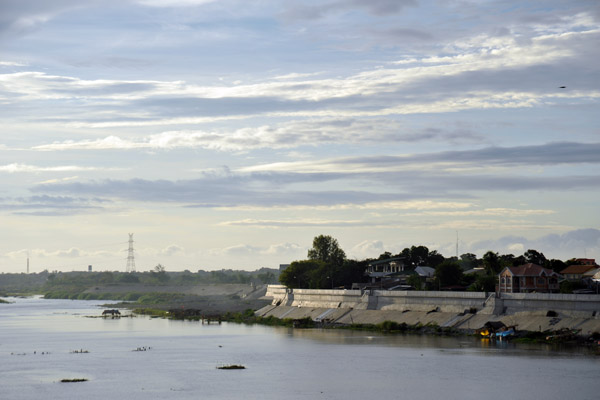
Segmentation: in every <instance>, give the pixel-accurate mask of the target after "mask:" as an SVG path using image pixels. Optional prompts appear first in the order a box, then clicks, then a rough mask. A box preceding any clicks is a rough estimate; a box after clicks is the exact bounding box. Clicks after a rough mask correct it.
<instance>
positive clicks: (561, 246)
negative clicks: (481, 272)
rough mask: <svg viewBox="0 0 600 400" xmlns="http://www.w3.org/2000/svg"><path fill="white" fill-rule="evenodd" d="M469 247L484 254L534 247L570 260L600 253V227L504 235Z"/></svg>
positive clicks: (555, 256)
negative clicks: (540, 234)
mask: <svg viewBox="0 0 600 400" xmlns="http://www.w3.org/2000/svg"><path fill="white" fill-rule="evenodd" d="M467 249H468V251H470V252H476V253H477V254H479V255H482V254H483V253H485V252H486V251H488V250H492V251H495V252H499V253H501V254H503V253H510V254H514V255H521V254H522V251H524V250H527V249H534V250H537V251H540V252H542V253H544V255H545V256H546V258H558V259H562V260H567V259H570V258H585V257H590V256H593V255H594V254H595V255H596V257H597V256H600V230H598V229H593V228H590V229H576V230H570V231H567V232H565V233H563V234H548V235H544V236H541V237H538V238H526V237H522V236H503V237H500V238H498V239H494V240H481V241H475V242H473V243H469V244H468V245H467Z"/></svg>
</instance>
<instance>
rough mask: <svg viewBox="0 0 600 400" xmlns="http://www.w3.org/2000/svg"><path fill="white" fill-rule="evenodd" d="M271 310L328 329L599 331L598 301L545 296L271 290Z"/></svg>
mask: <svg viewBox="0 0 600 400" xmlns="http://www.w3.org/2000/svg"><path fill="white" fill-rule="evenodd" d="M265 297H267V298H270V299H272V302H271V305H269V306H266V307H263V308H261V309H260V310H258V311H256V314H257V315H259V316H262V317H268V316H273V317H276V318H282V319H283V318H292V319H301V318H306V317H309V318H311V319H312V320H314V321H316V322H320V323H327V324H341V325H350V324H378V323H381V322H384V321H394V322H397V323H405V324H407V325H428V324H430V325H437V326H440V327H447V328H453V329H457V330H464V331H474V330H477V329H480V328H483V326H484V325H485V324H486V323H487V322H491V321H501V322H503V323H504V324H505V325H507V326H516V327H517V328H518V329H519V330H522V331H558V330H561V329H565V328H566V329H579V330H580V333H581V335H589V334H592V333H594V332H600V296H597V295H576V294H549V293H501V294H500V293H485V292H442V291H385V290H313V289H289V288H287V287H285V286H282V285H269V286H268V288H267V293H266V295H265Z"/></svg>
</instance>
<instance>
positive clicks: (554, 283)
mask: <svg viewBox="0 0 600 400" xmlns="http://www.w3.org/2000/svg"><path fill="white" fill-rule="evenodd" d="M560 277H561V276H560V275H559V274H557V273H556V272H554V271H553V270H551V269H548V268H544V267H541V266H539V265H537V264H532V263H529V264H523V265H519V266H517V267H506V268H504V269H503V270H502V272H500V274H499V275H498V291H499V292H500V293H531V292H538V293H552V292H558V291H559V289H560V288H559V285H558V280H559V278H560Z"/></svg>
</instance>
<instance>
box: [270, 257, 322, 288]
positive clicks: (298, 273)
mask: <svg viewBox="0 0 600 400" xmlns="http://www.w3.org/2000/svg"><path fill="white" fill-rule="evenodd" d="M326 266H327V264H325V263H324V262H323V261H320V260H302V261H294V262H292V263H291V264H290V266H289V267H287V268H286V269H285V270H284V271H282V272H281V274H279V282H281V283H282V284H283V285H285V286H287V287H289V288H292V289H309V288H312V289H319V287H313V286H315V285H317V284H318V283H321V281H322V280H323V279H326V278H324V277H322V276H320V275H322V271H323V269H325V268H326ZM325 276H327V275H325Z"/></svg>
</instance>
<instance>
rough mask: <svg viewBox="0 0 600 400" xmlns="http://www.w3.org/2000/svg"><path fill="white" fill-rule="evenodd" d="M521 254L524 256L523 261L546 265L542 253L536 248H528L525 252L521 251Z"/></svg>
mask: <svg viewBox="0 0 600 400" xmlns="http://www.w3.org/2000/svg"><path fill="white" fill-rule="evenodd" d="M523 256H525V261H527V262H528V263H533V264H537V265H540V266H542V267H543V266H545V265H546V261H547V260H546V257H545V256H544V253H540V252H539V251H537V250H533V249H529V250H527V251H526V252H525V253H523Z"/></svg>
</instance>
